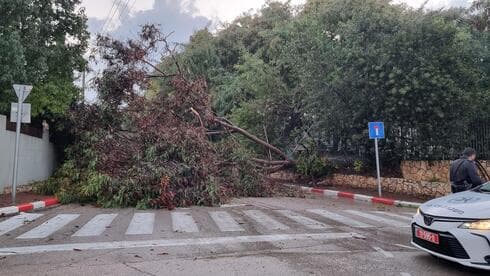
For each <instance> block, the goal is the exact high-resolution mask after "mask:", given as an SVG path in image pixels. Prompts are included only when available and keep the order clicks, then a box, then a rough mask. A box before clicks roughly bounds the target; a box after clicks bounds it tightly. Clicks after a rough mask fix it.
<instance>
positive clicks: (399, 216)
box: [374, 211, 412, 221]
mask: <svg viewBox="0 0 490 276" xmlns="http://www.w3.org/2000/svg"><path fill="white" fill-rule="evenodd" d="M374 213H376V214H381V215H385V216H390V217H393V218H397V219H401V220H406V221H412V217H409V216H402V215H399V214H395V213H390V212H382V211H375V212H374Z"/></svg>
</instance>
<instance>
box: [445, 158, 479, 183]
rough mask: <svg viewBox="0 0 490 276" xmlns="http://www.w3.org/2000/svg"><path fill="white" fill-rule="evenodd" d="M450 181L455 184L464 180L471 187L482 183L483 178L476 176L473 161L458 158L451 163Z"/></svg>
mask: <svg viewBox="0 0 490 276" xmlns="http://www.w3.org/2000/svg"><path fill="white" fill-rule="evenodd" d="M450 181H451V182H452V183H454V184H455V185H461V184H463V183H464V181H466V182H467V183H469V184H472V186H473V187H476V186H479V185H481V184H483V180H482V179H481V178H480V176H478V172H477V168H476V165H475V162H473V161H470V160H468V159H467V158H460V159H458V160H455V161H453V162H452V163H451V170H450Z"/></svg>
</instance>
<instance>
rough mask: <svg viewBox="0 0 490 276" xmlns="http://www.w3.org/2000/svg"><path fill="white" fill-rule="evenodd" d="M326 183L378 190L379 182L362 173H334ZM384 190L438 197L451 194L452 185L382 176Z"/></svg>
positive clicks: (424, 197)
mask: <svg viewBox="0 0 490 276" xmlns="http://www.w3.org/2000/svg"><path fill="white" fill-rule="evenodd" d="M323 183H324V184H327V185H332V186H336V187H349V188H360V189H370V190H376V189H377V188H378V184H377V181H376V178H374V177H368V176H362V175H344V174H334V175H332V176H330V177H328V178H327V179H325V181H323ZM381 187H382V189H383V191H387V192H390V193H396V194H401V195H409V196H414V197H418V198H423V199H428V198H436V197H441V196H445V195H447V194H449V193H450V192H451V186H450V185H449V183H447V182H429V181H416V180H409V179H404V178H390V177H383V178H381Z"/></svg>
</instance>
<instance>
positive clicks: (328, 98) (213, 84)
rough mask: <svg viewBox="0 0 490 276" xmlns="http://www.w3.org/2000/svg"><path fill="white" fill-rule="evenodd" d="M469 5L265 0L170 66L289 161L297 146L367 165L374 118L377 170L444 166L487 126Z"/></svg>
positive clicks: (479, 50) (483, 51)
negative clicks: (415, 164) (410, 164)
mask: <svg viewBox="0 0 490 276" xmlns="http://www.w3.org/2000/svg"><path fill="white" fill-rule="evenodd" d="M480 2H483V3H479V4H477V3H475V5H474V6H473V7H472V8H471V9H468V10H464V9H447V10H439V11H425V10H423V9H412V8H408V7H407V6H404V5H394V4H392V3H391V1H387V0H368V1H357V0H348V1H345V0H310V1H307V3H306V4H305V5H304V7H301V8H299V9H297V10H295V8H293V7H292V6H291V5H290V4H289V3H285V4H282V3H277V2H269V3H267V4H266V5H265V6H264V7H263V8H262V9H261V10H260V12H259V13H258V14H251V15H244V16H242V17H240V18H238V19H236V20H235V21H233V22H232V23H230V24H228V25H225V26H224V27H223V28H222V29H221V30H219V31H218V32H217V33H215V34H211V33H210V32H208V31H207V30H201V31H198V32H197V33H196V34H195V35H194V36H193V37H192V39H191V41H190V43H189V44H187V45H186V46H185V47H184V49H183V51H182V53H181V54H180V56H179V58H181V59H182V60H183V62H182V63H183V64H187V65H188V66H187V68H188V70H189V72H190V74H191V75H194V76H198V75H203V76H205V77H206V78H207V80H208V82H209V86H210V90H211V93H212V97H213V103H214V109H215V111H216V112H217V113H218V114H221V115H226V116H229V118H231V120H232V121H233V122H235V123H236V124H237V125H239V126H241V127H244V128H246V129H250V130H251V131H252V132H253V133H254V134H255V135H258V136H260V137H263V138H265V136H267V137H268V139H270V141H271V143H274V144H276V145H279V146H280V147H281V148H282V149H283V150H284V151H286V152H288V153H289V154H290V155H293V154H294V153H295V151H296V150H297V149H298V148H299V147H300V146H307V145H309V146H310V147H311V146H313V147H315V148H317V149H323V150H326V151H329V152H334V153H335V152H337V153H347V154H357V155H362V156H365V155H370V154H371V153H372V143H370V141H369V140H368V139H366V137H367V123H368V122H369V121H375V120H381V121H384V122H386V125H387V127H388V130H389V135H388V139H387V140H386V141H384V154H385V156H386V157H389V159H385V160H388V161H391V160H401V159H413V158H419V159H434V158H451V157H453V155H454V154H455V153H456V152H457V151H459V150H460V148H461V147H462V146H463V145H462V144H458V143H459V142H463V143H464V142H465V139H463V138H467V137H466V136H464V135H466V134H465V133H466V132H467V130H469V128H470V125H471V123H472V122H475V121H479V120H482V122H486V121H484V120H487V118H489V117H490V112H489V109H488V107H489V106H490V104H489V98H490V96H489V94H490V92H489V85H488V70H489V68H488V64H489V62H488V61H489V59H488V53H489V49H488V45H489V43H488V42H489V40H488V39H489V36H488V28H487V27H485V26H484V23H485V16H488V3H486V2H485V1H480ZM485 5H486V6H485ZM455 130H462V131H461V133H458V132H457V131H455ZM462 136H464V137H463V138H462ZM256 152H257V153H262V154H264V152H263V149H262V148H256ZM487 154H488V153H487Z"/></svg>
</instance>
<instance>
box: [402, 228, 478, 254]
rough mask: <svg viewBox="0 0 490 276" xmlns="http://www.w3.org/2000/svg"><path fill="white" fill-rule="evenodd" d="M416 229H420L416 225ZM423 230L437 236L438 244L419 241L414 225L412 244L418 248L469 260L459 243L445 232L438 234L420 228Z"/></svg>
mask: <svg viewBox="0 0 490 276" xmlns="http://www.w3.org/2000/svg"><path fill="white" fill-rule="evenodd" d="M417 227H420V226H418V225H417ZM420 228H422V229H424V230H427V231H429V232H432V233H437V234H439V244H434V243H431V242H428V241H425V240H422V239H419V238H417V237H416V236H415V224H412V239H413V242H414V243H416V244H418V245H419V246H421V247H423V248H425V249H427V250H430V251H433V252H436V253H439V254H443V255H446V256H449V257H453V258H458V259H469V258H470V256H468V253H466V250H464V248H463V246H462V245H461V243H459V241H458V240H457V239H456V238H455V237H454V236H453V235H451V234H450V233H447V232H438V231H434V230H431V229H426V228H424V227H420Z"/></svg>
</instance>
